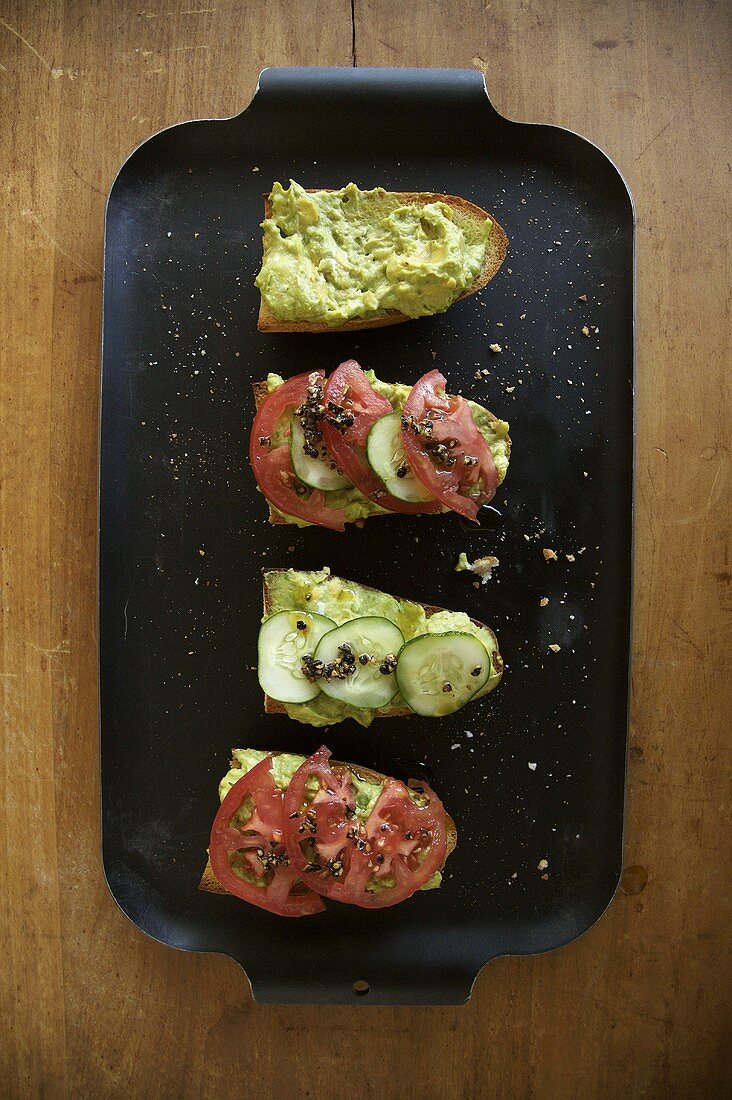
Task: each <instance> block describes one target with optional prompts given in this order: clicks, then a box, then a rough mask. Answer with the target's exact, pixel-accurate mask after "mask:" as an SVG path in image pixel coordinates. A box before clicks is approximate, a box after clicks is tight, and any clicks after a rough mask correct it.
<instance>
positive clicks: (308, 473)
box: [290, 416, 351, 493]
mask: <svg viewBox="0 0 732 1100" xmlns="http://www.w3.org/2000/svg"><path fill="white" fill-rule="evenodd" d="M304 446H305V433H304V432H303V430H302V424H301V423H300V418H299V417H297V416H293V418H292V423H291V425H290V458H291V459H292V468H293V470H294V471H295V473H296V474H297V476H298V477H299V479H300V481H302V482H303V483H304V484H305V485H309V486H310V488H311V489H322V490H323V492H325V493H333V492H335V491H336V489H350V488H351V482H350V481H349V480H348V478H347V477H344V476H343V474H342V473H341V472H340V471H339V469H338V467H337V466H336V464H335V461H334V460H333V459H332V458H327V457H326V458H321V457H319V458H313V457H312V456H311V455H308V454H305V451H304V450H303V447H304ZM324 447H325V445H324V444H321V446H320V450H321V451H322V450H324Z"/></svg>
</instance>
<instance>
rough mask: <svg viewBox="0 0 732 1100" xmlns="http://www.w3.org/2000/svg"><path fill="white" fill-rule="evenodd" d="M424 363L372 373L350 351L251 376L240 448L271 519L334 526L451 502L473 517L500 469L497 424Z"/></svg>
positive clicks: (502, 457) (443, 508)
mask: <svg viewBox="0 0 732 1100" xmlns="http://www.w3.org/2000/svg"><path fill="white" fill-rule="evenodd" d="M446 387H447V381H446V379H445V378H444V376H443V375H442V374H440V372H439V371H438V370H431V371H429V372H428V373H427V374H425V375H424V376H423V377H422V378H420V379H419V380H418V381H417V382H416V383H415V385H414V386H408V385H405V384H403V383H388V382H383V381H381V380H380V379H379V378H377V377H376V375H375V374H374V372H373V371H371V370H369V371H364V370H362V369H361V367H360V366H359V364H358V363H357V362H356V361H355V360H353V359H349V360H347V361H346V362H344V363H341V364H340V366H339V367H337V368H336V370H334V371H333V373H332V374H331V375H330V377H329V378H326V376H325V372H324V371H322V370H318V371H313V372H311V373H309V374H299V375H296V376H295V377H294V378H290V379H288V380H287V381H285V380H284V379H283V378H281V377H280V376H279V375H276V374H270V375H269V376H268V378H267V380H266V382H260V383H256V384H255V386H254V393H255V400H256V404H257V412H256V415H255V418H254V424H253V426H252V433H251V437H250V444H249V458H250V462H251V466H252V470H253V472H254V476H255V478H256V480H257V484H258V486H259V488H260V490H261V491H262V493H263V495H264V497H265V499H266V500H267V503H268V504H269V509H270V522H272V523H290V524H296V525H298V526H301V527H302V526H307V525H310V524H314V525H317V526H320V527H325V528H329V529H330V530H333V531H343V530H344V529H345V525H346V524H347V523H353V522H356V521H359V520H364V519H368V518H369V517H371V516H377V515H388V514H390V513H392V514H393V513H401V514H411V515H413V514H415V513H422V514H434V513H436V512H450V511H452V512H456V513H457V514H458V515H461V516H464V517H465V518H466V519H469V520H473V521H477V517H478V511H479V509H480V508H481V506H482V505H484V504H487V503H488V502H489V501H490V500H492V499H493V497H494V495H495V493H496V490H497V488H498V486H499V485H500V484H501V483H502V482H503V479H504V478H505V476H506V471H507V470H508V462H509V457H510V452H511V440H510V438H509V435H508V427H509V426H508V424H507V423H506V422H505V421H504V420H500V419H499V418H498V417H496V416H494V415H493V414H492V413H491V412H489V411H488V409H486V408H484V407H483V406H482V405H479V404H478V403H477V402H475V401H471V400H468V399H467V398H464V397H461V396H459V395H456V394H448V393H447V388H446Z"/></svg>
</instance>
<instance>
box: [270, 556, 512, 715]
mask: <svg viewBox="0 0 732 1100" xmlns="http://www.w3.org/2000/svg"><path fill="white" fill-rule="evenodd" d="M265 572H267V573H286V572H287V570H286V569H267V570H264V569H263V570H262V603H263V606H264V614H265V616H267V615H269V614H270V611H271V609H272V605H271V603H270V601H269V593H268V591H267V584H266V581H265V579H264V573H265ZM361 588H366V589H367V590H368V591H369V592H378V591H379V589H378V588H373V587H372V585H370V584H362V585H361ZM394 598H395V599H401V597H400V596H395V597H394ZM405 602H406V603H414V604H417V605H418V606H419V607H421V608H422V610H423V611H424V613H425V615H426V616H427V618H428V619H429V618H430V617H431V616H432V615H436V614H437V613H438V612H439V611H447V610H448V608H446V607H437V606H436V605H435V604H428V603H422V602H421V601H420V600H406V601H405ZM470 621H471V623H472V624H473V626H477V627H480V628H481V630H487V631H488V633H489V634H490V636H491V637H492V638H493V641H494V642H495V645H496V648H495V651H494V653H493V655H492V657H491V662H492V663H493V664H494V665H495V668H496V670H497V671H498V672H499V673H500V676H499V681H498V682H500V677H501V676H503V658H502V657H501V655H500V653H499V651H498V639H497V638H496V635H495V634H494V632H493V631H492V630H491V628H490V627H489V626H486V624H485V623H482V622H480V620H479V619H471V620H470ZM264 713H265V714H287V707H286V706H285V704H284V703H280V702H278V700H277V699H271V698H270V697H269V695H265V697H264ZM413 714H414V712H413V711H411V710H410V709H409V707H399V709H398V710H393V711H390V712H389V713H388V714H375V715H374V717H375V718H377V719H378V718H409V717H411V716H412V715H413Z"/></svg>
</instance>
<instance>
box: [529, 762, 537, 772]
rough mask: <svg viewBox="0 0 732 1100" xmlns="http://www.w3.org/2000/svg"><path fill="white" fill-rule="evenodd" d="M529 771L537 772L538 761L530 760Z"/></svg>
mask: <svg viewBox="0 0 732 1100" xmlns="http://www.w3.org/2000/svg"><path fill="white" fill-rule="evenodd" d="M529 771H532V772H535V771H536V761H535V760H529Z"/></svg>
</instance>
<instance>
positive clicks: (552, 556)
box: [541, 547, 557, 561]
mask: <svg viewBox="0 0 732 1100" xmlns="http://www.w3.org/2000/svg"><path fill="white" fill-rule="evenodd" d="M541 552H542V554H543V555H544V561H556V560H557V552H556V550H549V549H547V548H546V547H542V551H541Z"/></svg>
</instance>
